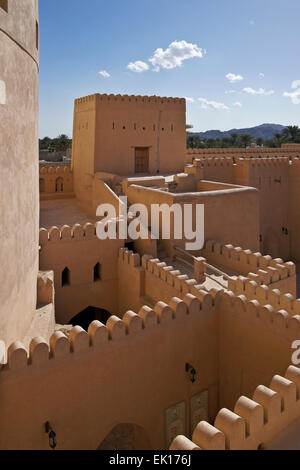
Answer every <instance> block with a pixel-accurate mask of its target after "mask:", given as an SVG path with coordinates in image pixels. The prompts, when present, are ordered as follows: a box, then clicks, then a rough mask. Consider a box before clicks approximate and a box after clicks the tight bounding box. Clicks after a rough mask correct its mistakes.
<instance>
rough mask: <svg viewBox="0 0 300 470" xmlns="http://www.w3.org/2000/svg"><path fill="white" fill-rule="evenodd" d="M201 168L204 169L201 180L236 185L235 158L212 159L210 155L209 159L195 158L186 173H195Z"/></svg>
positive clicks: (187, 167)
mask: <svg viewBox="0 0 300 470" xmlns="http://www.w3.org/2000/svg"><path fill="white" fill-rule="evenodd" d="M199 167H201V168H202V172H203V173H202V175H203V176H202V177H201V179H205V180H210V181H219V182H222V183H234V164H233V158H230V157H226V156H224V157H220V158H218V157H215V158H211V157H210V156H209V155H208V156H207V157H203V156H199V158H198V156H197V158H194V157H193V162H192V164H189V165H187V166H186V168H185V172H187V173H190V172H193V173H194V172H195V170H196V168H199Z"/></svg>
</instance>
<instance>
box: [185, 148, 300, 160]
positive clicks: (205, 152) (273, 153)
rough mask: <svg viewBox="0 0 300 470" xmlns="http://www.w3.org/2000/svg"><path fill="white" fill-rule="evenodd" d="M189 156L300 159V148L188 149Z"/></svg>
mask: <svg viewBox="0 0 300 470" xmlns="http://www.w3.org/2000/svg"><path fill="white" fill-rule="evenodd" d="M187 155H188V157H189V158H192V157H193V156H196V155H199V156H203V157H207V156H213V157H220V156H224V155H230V156H233V157H241V158H243V157H245V156H247V157H250V158H252V157H254V158H260V157H282V156H287V157H293V156H295V157H296V156H297V157H300V148H298V147H295V148H294V147H293V148H292V147H282V148H265V147H257V148H247V149H243V148H221V149H217V148H212V149H188V151H187Z"/></svg>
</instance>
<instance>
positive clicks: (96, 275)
mask: <svg viewBox="0 0 300 470" xmlns="http://www.w3.org/2000/svg"><path fill="white" fill-rule="evenodd" d="M97 281H101V264H100V263H97V264H96V266H95V267H94V282H97Z"/></svg>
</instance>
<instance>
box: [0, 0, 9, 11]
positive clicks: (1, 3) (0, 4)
mask: <svg viewBox="0 0 300 470" xmlns="http://www.w3.org/2000/svg"><path fill="white" fill-rule="evenodd" d="M0 8H2V10H4V11H6V13H8V0H0Z"/></svg>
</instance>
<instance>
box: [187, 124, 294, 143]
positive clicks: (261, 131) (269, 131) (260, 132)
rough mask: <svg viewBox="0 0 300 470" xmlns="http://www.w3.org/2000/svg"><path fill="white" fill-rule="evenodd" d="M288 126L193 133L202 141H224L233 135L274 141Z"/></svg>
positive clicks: (277, 125)
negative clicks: (276, 135) (223, 139)
mask: <svg viewBox="0 0 300 470" xmlns="http://www.w3.org/2000/svg"><path fill="white" fill-rule="evenodd" d="M285 127H286V126H281V125H280V124H261V125H260V126H256V127H249V128H246V129H231V130H229V131H224V132H222V131H218V130H212V131H206V132H193V134H194V135H198V136H199V137H200V138H201V139H222V138H223V137H230V136H231V134H234V133H236V134H250V135H251V136H252V137H253V139H258V137H262V138H263V139H264V140H269V139H273V138H274V135H275V134H276V133H277V132H282V130H283V129H284V128H285Z"/></svg>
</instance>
